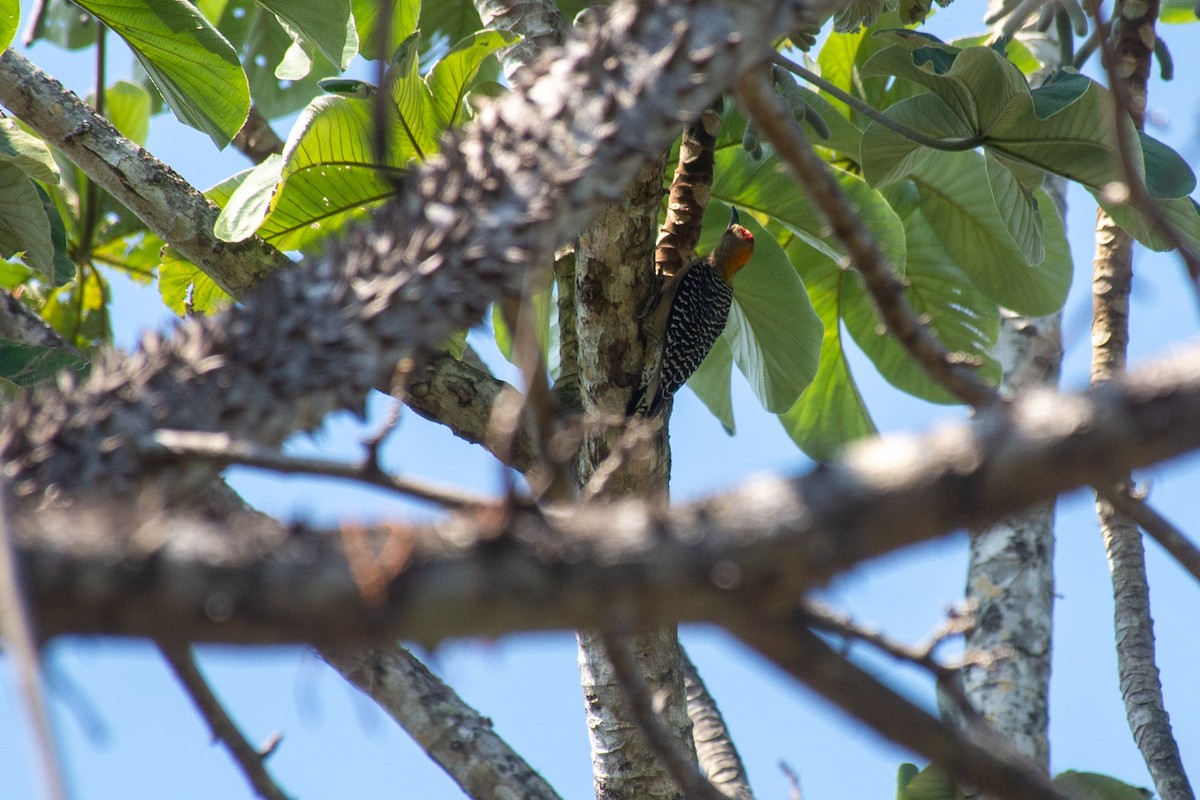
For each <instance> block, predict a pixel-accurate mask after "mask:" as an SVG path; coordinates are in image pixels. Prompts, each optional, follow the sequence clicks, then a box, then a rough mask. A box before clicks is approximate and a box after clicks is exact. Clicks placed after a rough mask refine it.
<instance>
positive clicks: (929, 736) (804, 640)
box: [731, 614, 1068, 800]
mask: <svg viewBox="0 0 1200 800" xmlns="http://www.w3.org/2000/svg"><path fill="white" fill-rule="evenodd" d="M731 621H732V622H734V626H733V627H732V628H731V630H732V631H733V633H734V634H735V635H737V636H738V637H739V638H741V639H742V641H744V642H745V643H746V644H748V645H749V646H751V647H753V648H754V649H755V650H757V651H758V652H760V653H762V654H763V655H764V656H766V657H767V658H769V659H770V660H771V661H773V662H774V663H775V665H776V666H778V667H780V668H781V669H783V670H785V671H787V672H789V673H791V674H792V675H793V676H794V677H796V678H797V679H799V680H800V681H801V682H803V683H804V684H805V685H807V686H808V687H809V688H810V689H812V690H813V691H815V692H817V693H818V694H821V695H823V696H824V697H825V698H826V699H827V700H829V701H830V702H831V703H834V704H835V705H837V706H839V707H840V708H842V709H843V710H845V711H847V712H849V713H850V714H851V715H853V716H854V717H856V718H857V719H858V720H859V721H860V722H863V723H864V724H866V725H868V726H869V727H871V728H872V729H874V730H875V731H876V732H877V733H879V734H880V735H882V736H885V737H887V738H888V739H890V740H892V741H894V742H896V743H898V744H900V745H903V746H904V747H907V748H909V749H911V750H913V751H915V752H917V753H920V754H921V755H923V756H925V757H927V758H929V759H930V760H932V761H933V762H934V763H935V764H937V765H938V766H939V767H941V768H942V769H944V770H946V772H947V773H949V774H950V775H951V776H952V777H953V778H955V779H956V780H957V781H958V782H960V783H961V784H963V785H967V786H972V787H975V788H977V789H979V790H981V791H982V792H984V793H986V794H987V795H989V796H992V797H998V798H1005V799H1006V800H1033V798H1054V799H1055V800H1068V796H1067V795H1066V794H1065V793H1064V792H1063V791H1062V790H1060V789H1058V788H1057V787H1056V786H1055V785H1054V784H1053V783H1051V781H1050V778H1049V777H1048V776H1047V775H1045V773H1043V772H1042V770H1041V769H1040V768H1039V767H1038V766H1037V765H1036V764H1035V763H1033V762H1032V761H1030V760H1028V759H1026V758H1024V757H1023V756H1021V755H1019V754H1018V753H1016V752H1015V751H1014V750H1012V748H1011V747H1010V746H1009V745H1008V744H1007V743H1006V742H1005V741H1004V740H1003V739H1001V738H1000V737H998V736H996V735H995V734H991V735H988V734H989V732H988V731H973V734H974V736H973V737H971V738H969V737H968V736H967V735H965V734H964V733H963V732H960V731H958V730H955V729H953V728H950V727H949V726H947V725H946V724H945V723H942V722H940V721H939V720H937V719H934V718H933V717H931V716H929V714H927V713H925V711H924V710H922V709H921V708H919V707H917V706H915V705H913V704H912V703H911V702H909V701H908V700H906V699H904V698H903V697H901V696H900V695H898V694H896V692H894V691H893V690H892V689H890V688H888V687H887V686H885V685H884V684H882V683H880V682H879V680H878V679H876V678H875V677H874V676H873V675H871V674H870V673H869V672H867V671H866V670H863V669H862V668H860V667H858V666H856V665H855V664H854V663H853V662H851V661H849V660H848V659H845V658H843V657H841V656H839V655H838V654H837V653H835V652H834V651H833V650H831V649H830V648H829V646H828V645H826V644H825V643H824V642H822V641H821V640H820V639H819V638H818V637H817V636H816V635H815V634H813V633H812V632H811V631H809V630H807V629H806V628H804V627H803V626H801V625H797V624H789V623H787V622H776V621H771V620H768V619H766V618H762V617H759V618H754V617H753V616H751V615H749V614H748V615H746V616H745V617H739V618H738V619H737V620H736V621H734V620H731Z"/></svg>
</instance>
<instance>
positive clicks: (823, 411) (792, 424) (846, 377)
mask: <svg viewBox="0 0 1200 800" xmlns="http://www.w3.org/2000/svg"><path fill="white" fill-rule="evenodd" d="M785 241H786V244H785V246H784V251H785V252H786V253H787V255H788V258H789V259H790V260H791V262H792V263H793V264H794V265H796V269H797V270H799V272H800V274H801V276H803V278H804V285H805V287H806V288H807V289H808V296H809V298H811V300H812V304H813V309H814V310H815V311H816V312H817V316H818V317H819V318H820V320H821V323H822V324H823V325H824V328H825V333H824V336H823V338H822V340H821V359H820V362H819V366H818V369H817V374H816V377H814V378H813V381H812V383H811V384H809V386H808V388H807V389H805V390H804V394H802V395H800V399H799V400H797V401H796V404H795V405H793V406H792V407H791V408H790V409H789V410H788V411H787V413H786V414H782V415H780V417H779V421H780V422H782V423H783V427H784V429H785V430H786V431H787V432H788V435H789V436H791V437H792V440H793V441H794V442H796V444H797V445H799V447H800V449H801V450H803V451H804V452H805V453H807V454H808V455H810V456H812V457H813V458H815V459H818V460H821V461H829V460H831V459H833V458H834V456H836V455H837V454H838V452H839V451H840V450H841V449H842V447H843V446H844V445H845V444H846V443H847V442H850V441H853V440H854V439H860V438H863V437H866V436H871V435H873V434H874V433H875V432H876V429H875V423H874V422H872V421H871V416H870V414H869V413H868V412H867V406H866V404H865V403H864V402H863V399H862V396H861V395H860V394H859V393H858V387H857V386H856V385H855V383H854V377H853V376H852V375H851V373H850V364H849V363H848V362H847V361H846V351H845V345H844V342H843V339H842V337H843V333H842V326H841V323H840V321H839V318H838V314H839V306H840V304H841V300H842V295H843V291H844V288H845V286H846V283H847V282H852V281H854V280H855V277H854V275H853V273H850V272H847V271H846V270H842V269H839V268H838V267H837V264H836V263H834V261H833V260H832V259H830V258H829V257H827V256H826V255H824V254H823V253H821V252H820V251H818V250H817V249H816V248H813V247H811V246H810V245H808V244H807V243H806V242H804V241H802V240H801V239H800V237H798V236H791V235H789V234H785Z"/></svg>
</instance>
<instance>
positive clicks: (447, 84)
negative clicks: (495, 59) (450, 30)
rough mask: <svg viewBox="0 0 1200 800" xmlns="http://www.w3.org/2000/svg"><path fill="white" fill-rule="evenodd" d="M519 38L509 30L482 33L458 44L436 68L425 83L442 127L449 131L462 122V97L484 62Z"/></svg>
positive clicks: (434, 111) (435, 65)
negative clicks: (460, 119) (460, 112)
mask: <svg viewBox="0 0 1200 800" xmlns="http://www.w3.org/2000/svg"><path fill="white" fill-rule="evenodd" d="M518 38H519V37H517V36H516V34H512V33H508V32H506V31H480V32H479V33H476V34H474V35H472V36H469V37H467V38H466V39H464V40H462V41H461V42H459V43H458V44H456V45H455V46H454V47H453V48H451V50H450V52H449V53H447V54H446V55H445V56H444V57H442V58H441V59H440V60H439V61H438V62H437V63H436V64H434V65H433V69H431V70H430V71H429V76H428V77H427V78H426V79H425V83H426V85H427V86H428V87H429V92H430V94H431V95H432V103H433V113H434V116H435V118H436V119H437V123H438V125H439V126H440V127H442V128H448V127H450V126H451V125H454V124H455V123H456V122H458V121H459V120H458V117H459V110H460V109H461V108H462V105H463V98H464V97H465V95H466V93H467V89H468V88H470V85H471V81H472V80H473V79H474V78H475V74H476V72H478V70H479V66H480V64H482V63H483V60H484V59H485V58H487V57H488V56H490V55H491V54H493V53H495V52H496V51H497V50H499V49H500V48H502V47H506V46H507V45H510V44H512V43H513V42H515V41H517V39H518Z"/></svg>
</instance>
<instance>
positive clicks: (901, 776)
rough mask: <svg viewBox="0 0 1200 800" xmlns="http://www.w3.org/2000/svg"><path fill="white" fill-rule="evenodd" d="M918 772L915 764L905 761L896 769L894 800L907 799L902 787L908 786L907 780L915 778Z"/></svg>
mask: <svg viewBox="0 0 1200 800" xmlns="http://www.w3.org/2000/svg"><path fill="white" fill-rule="evenodd" d="M918 772H920V770H919V769H917V765H916V764H910V763H908V762H907V761H906V762H904V763H903V764H901V765H900V766H899V767H898V768H897V769H896V800H907V798H906V796H905V794H904V787H905V786H908V784H909V781H911V780H912V779H913V778H915V777H916V776H917V773H918Z"/></svg>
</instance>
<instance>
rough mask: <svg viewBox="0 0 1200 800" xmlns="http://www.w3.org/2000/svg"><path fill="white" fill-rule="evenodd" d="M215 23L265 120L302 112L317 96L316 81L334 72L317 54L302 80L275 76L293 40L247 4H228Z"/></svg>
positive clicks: (240, 0)
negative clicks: (236, 58)
mask: <svg viewBox="0 0 1200 800" xmlns="http://www.w3.org/2000/svg"><path fill="white" fill-rule="evenodd" d="M219 19H220V24H219V28H220V31H221V33H222V34H224V35H225V37H226V38H227V39H228V40H229V41H230V43H232V44H233V47H234V49H235V50H237V52H238V54H239V55H240V57H241V59H242V68H243V69H244V70H245V72H246V78H247V80H248V81H249V82H250V94H251V96H252V97H253V98H254V107H255V109H257V110H258V111H259V112H261V113H262V115H263V116H265V117H266V118H267V119H274V118H275V117H279V116H282V115H284V114H291V113H293V112H295V111H298V110H300V109H302V108H304V106H305V104H307V103H308V101H310V100H312V99H313V98H314V97H316V96H317V95H319V94H320V93H321V88H320V86H319V85H318V83H317V81H318V79H319V78H324V77H328V76H329V75H331V74H334V72H336V68H335V67H334V65H333V64H332V63H329V62H327V61H326V60H325V59H324V58H323V57H321V56H320V55H319V54H318V55H317V58H318V62H317V64H316V65H311V66H312V68H311V70H310V71H309V74H308V75H307V76H306V77H304V78H302V79H299V80H297V79H295V78H289V79H286V80H285V79H283V78H281V77H280V76H279V75H278V74H276V73H277V68H279V67H281V66H283V62H284V60H285V58H286V57H287V56H288V55H289V53H290V51H291V48H292V45H293V44H294V39H293V38H292V36H291V35H290V34H289V33H288V32H287V31H286V30H284V28H283V25H281V24H280V22H279V19H278V17H276V16H275V15H274V14H272V13H271V12H269V11H267V10H266V9H265V8H263V7H262V6H260V5H258V4H257V3H254V2H251V0H228V2H227V3H226V4H225V6H224V8H223V9H222V10H221V15H220V17H219ZM314 73H315V74H314Z"/></svg>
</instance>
